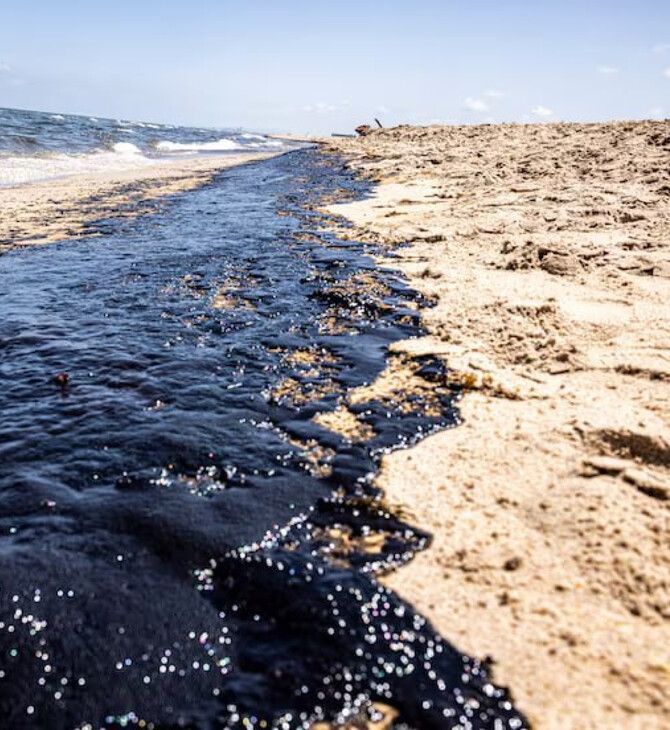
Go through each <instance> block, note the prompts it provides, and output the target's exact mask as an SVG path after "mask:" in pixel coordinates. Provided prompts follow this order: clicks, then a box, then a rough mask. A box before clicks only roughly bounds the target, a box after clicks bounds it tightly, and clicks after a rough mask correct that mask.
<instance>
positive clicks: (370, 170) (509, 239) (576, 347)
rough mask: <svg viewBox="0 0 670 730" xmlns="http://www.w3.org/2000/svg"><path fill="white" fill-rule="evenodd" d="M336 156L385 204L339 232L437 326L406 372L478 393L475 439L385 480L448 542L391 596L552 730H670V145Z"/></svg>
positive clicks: (348, 212) (393, 148) (423, 455)
mask: <svg viewBox="0 0 670 730" xmlns="http://www.w3.org/2000/svg"><path fill="white" fill-rule="evenodd" d="M324 149H325V150H326V151H332V152H336V153H339V154H344V155H346V156H347V158H348V159H349V164H350V165H351V166H353V167H354V168H355V169H356V170H358V171H359V172H360V173H361V174H362V175H364V176H366V177H368V178H369V179H371V180H374V181H376V182H378V183H379V185H378V186H376V188H375V192H374V195H373V196H372V197H371V198H370V199H368V200H365V201H361V202H354V203H347V204H341V205H334V206H330V207H329V208H328V210H329V212H331V213H336V214H338V215H341V216H344V217H346V218H347V219H349V220H350V221H352V222H353V223H354V224H355V228H354V230H351V231H349V232H348V233H346V232H345V235H349V236H350V237H352V238H359V239H362V240H369V241H375V242H380V243H382V244H384V245H385V246H386V247H387V250H388V251H389V254H390V255H392V258H389V259H387V260H382V263H384V264H386V265H389V266H392V267H396V268H398V269H399V270H400V271H402V273H403V274H405V275H406V276H407V277H408V279H409V281H410V282H411V284H412V286H414V287H415V288H416V289H417V290H419V291H420V292H422V293H423V294H425V295H426V296H427V297H429V298H430V299H431V300H432V301H433V302H434V306H433V307H432V308H427V309H425V310H424V311H423V323H424V325H425V328H426V331H427V335H426V336H425V337H423V338H420V339H415V340H410V341H405V342H404V343H401V345H400V346H398V347H396V348H395V349H396V353H395V354H396V355H398V357H400V356H402V354H410V355H412V354H423V353H433V354H438V355H440V356H441V357H444V358H445V359H446V361H447V362H448V364H449V366H450V368H451V369H452V377H453V378H454V379H455V380H457V381H459V382H461V383H462V384H463V385H464V386H465V388H466V393H465V396H464V399H463V401H462V416H463V420H464V423H463V425H462V426H460V427H459V428H456V429H454V430H450V431H446V432H442V433H439V434H437V435H434V436H432V437H430V438H428V439H426V440H425V441H423V442H422V443H420V444H419V445H418V446H416V447H415V448H413V449H410V450H407V451H401V452H396V453H394V454H393V455H391V456H389V457H387V458H386V459H385V461H384V464H383V469H382V473H381V475H380V484H381V485H382V486H383V488H384V490H385V491H386V494H387V496H388V498H389V499H390V500H391V501H392V502H394V503H396V504H401V505H403V506H404V507H405V508H406V509H407V510H408V511H409V512H410V513H411V514H412V515H413V517H414V520H415V521H416V523H417V524H419V525H420V526H421V527H423V528H426V529H428V530H430V531H431V532H432V533H433V535H434V541H433V545H432V547H431V548H430V549H429V550H427V551H426V552H424V553H422V554H420V555H419V556H418V557H416V558H415V559H414V561H413V562H412V563H411V564H410V565H409V566H408V567H406V568H404V569H401V570H400V571H398V572H396V573H393V574H392V575H391V576H390V577H388V578H387V583H388V585H389V586H391V587H392V588H394V589H395V590H397V591H398V592H400V594H401V595H402V596H404V597H406V598H407V599H409V600H410V601H411V602H412V603H414V604H415V605H416V606H417V607H418V609H419V610H421V611H422V612H424V613H425V614H426V615H427V616H428V617H429V618H430V619H431V620H432V621H433V622H434V624H435V625H436V626H437V628H438V629H439V630H440V632H441V633H443V634H444V635H445V636H447V637H448V638H449V639H450V640H452V641H454V643H456V645H457V646H459V648H461V649H462V650H464V651H467V652H470V653H473V654H475V655H477V656H487V655H488V656H490V657H492V659H493V660H494V662H495V664H494V676H495V678H496V681H497V682H499V683H502V684H506V685H509V686H510V687H511V689H512V692H513V695H514V697H515V699H516V701H517V702H518V705H519V707H520V708H521V709H522V710H523V711H525V712H526V713H527V714H528V715H529V717H530V718H531V720H532V722H533V723H534V726H535V727H536V728H539V729H544V730H550V729H551V730H554V729H555V730H558V729H561V730H568V729H570V728H581V729H583V730H585V729H586V728H589V729H591V728H593V729H596V728H598V729H600V730H602V729H604V728H619V727H626V728H662V727H667V722H668V716H669V714H670V691H669V688H670V649H669V647H670V551H669V549H668V528H669V527H670V521H669V517H670V501H669V500H670V166H669V164H668V163H670V123H668V122H639V123H623V122H622V123H611V124H593V125H576V124H574V125H573V124H547V125H527V126H524V125H498V126H463V127H427V128H413V127H398V128H395V129H388V130H381V131H378V132H375V133H374V134H372V135H370V136H368V137H366V138H363V139H360V140H330V141H328V142H326V143H325V144H324ZM404 243H409V244H410V245H409V246H399V245H398V244H404ZM389 368H390V372H391V375H392V368H393V361H392V363H391V365H390V366H389ZM389 382H390V385H389ZM399 383H400V381H397V384H398V387H399ZM405 386H406V384H405ZM373 387H374V386H373ZM393 387H394V386H393V377H391V378H390V379H389V378H388V377H387V378H386V380H385V381H384V384H383V388H386V389H387V390H388V389H389V388H391V389H392V388H393Z"/></svg>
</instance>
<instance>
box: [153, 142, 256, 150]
mask: <svg viewBox="0 0 670 730" xmlns="http://www.w3.org/2000/svg"><path fill="white" fill-rule="evenodd" d="M156 149H157V150H159V151H160V152H229V151H231V150H241V149H244V146H243V145H240V144H238V143H237V142H234V141H233V140H232V139H219V140H216V141H214V142H170V141H168V140H163V141H162V142H159V143H158V144H157V145H156Z"/></svg>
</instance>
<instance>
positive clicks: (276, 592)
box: [0, 112, 528, 730]
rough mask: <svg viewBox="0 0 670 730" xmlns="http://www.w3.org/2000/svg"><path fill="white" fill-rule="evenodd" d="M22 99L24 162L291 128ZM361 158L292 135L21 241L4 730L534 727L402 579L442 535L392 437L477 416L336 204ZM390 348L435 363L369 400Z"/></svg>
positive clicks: (190, 149)
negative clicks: (391, 457)
mask: <svg viewBox="0 0 670 730" xmlns="http://www.w3.org/2000/svg"><path fill="white" fill-rule="evenodd" d="M4 114H5V120H7V119H10V120H12V121H11V124H8V123H6V125H5V129H7V128H10V129H12V130H13V131H12V132H11V135H5V136H4V137H3V140H2V145H3V149H4V152H3V155H4V157H2V158H0V174H1V175H4V176H5V177H4V179H5V180H8V179H9V174H8V173H7V171H6V169H5V166H7V167H8V168H9V169H10V170H18V169H19V168H20V164H19V163H20V161H21V160H24V162H25V160H27V159H31V160H33V161H35V160H38V161H40V160H42V161H43V162H44V165H45V166H44V167H41V168H40V175H41V177H40V178H39V179H44V177H45V176H47V177H48V176H50V175H52V174H53V173H54V169H55V168H53V167H49V165H51V164H52V162H53V160H58V161H60V163H62V164H63V165H71V164H74V163H73V161H74V160H80V161H81V164H83V165H89V164H91V162H92V161H95V160H97V159H98V158H99V157H100V156H107V157H108V158H109V157H111V158H112V159H116V156H118V157H119V158H121V159H123V160H125V159H126V158H130V161H131V162H132V163H133V164H136V160H135V158H138V159H141V160H153V159H161V158H164V157H165V156H170V155H175V154H179V155H181V154H213V153H216V154H227V153H229V152H230V151H236V150H239V149H253V150H258V149H267V148H271V149H276V142H275V141H273V140H267V139H266V138H264V137H263V136H261V135H255V134H252V133H248V132H244V131H234V132H233V131H229V132H226V133H224V132H222V131H211V130H202V129H201V130H187V129H185V128H177V127H170V126H169V125H155V126H153V127H152V126H147V125H144V126H143V125H142V124H140V123H130V122H129V123H122V122H116V121H100V120H91V119H89V118H85V119H82V118H79V117H77V118H73V117H65V116H63V117H62V118H58V117H59V115H45V114H39V115H35V114H32V113H30V114H28V113H24V112H4ZM54 117H56V118H54ZM19 129H20V130H22V133H21V134H19V131H18V130H19ZM118 145H132V149H131V148H130V147H122V148H121V149H120V150H118V149H115V146H117V147H118ZM214 147H216V148H217V149H216V150H214ZM218 148H222V149H218ZM17 160H18V161H19V162H17ZM345 162H346V161H345V160H343V159H341V158H339V157H337V156H335V155H325V154H323V153H321V152H320V151H319V150H316V149H311V148H300V149H291V150H287V151H286V154H283V155H280V156H275V157H272V158H271V159H268V160H265V161H263V162H260V163H253V164H249V165H245V166H240V167H233V168H228V169H226V170H222V171H221V172H220V173H219V174H217V175H215V176H214V178H213V179H212V180H211V181H209V182H208V183H207V184H204V185H203V186H201V187H200V188H198V189H196V190H191V191H188V192H185V193H177V194H175V195H172V196H170V197H169V199H168V200H167V201H166V204H164V205H162V206H161V207H160V208H159V209H156V210H153V211H150V212H146V211H145V210H143V211H139V214H138V215H137V216H135V217H133V216H130V217H128V216H123V217H118V218H114V217H113V216H112V217H110V216H109V214H108V213H106V214H105V215H106V217H105V218H104V219H103V218H101V219H100V220H99V221H97V222H93V223H92V224H91V226H90V229H91V232H94V233H96V234H97V235H94V236H87V237H79V238H77V239H73V240H64V241H61V242H59V243H55V244H50V245H43V246H36V247H22V248H17V249H15V250H11V251H9V252H7V253H5V254H3V255H1V256H0V727H1V728H2V729H3V730H38V729H44V728H49V729H50V730H51V729H53V730H60V729H63V730H75V728H76V729H77V730H84V728H85V729H86V730H93V729H95V730H98V729H99V728H104V729H109V730H111V729H112V728H114V729H115V730H116V729H117V728H154V729H165V730H176V729H177V728H190V729H192V730H213V729H214V728H244V730H251V729H255V728H262V729H267V728H280V729H282V730H291V729H292V728H305V729H306V728H311V727H313V726H314V725H315V724H318V723H326V725H325V726H327V727H350V728H354V727H356V728H364V727H386V728H397V729H398V730H410V729H412V728H415V729H416V730H421V729H422V728H453V729H456V728H459V729H460V730H465V729H470V730H507V729H509V730H521V729H522V728H527V727H528V723H527V721H526V719H525V717H524V716H523V714H522V713H520V712H519V711H518V710H517V709H516V708H515V706H514V704H513V702H512V699H511V697H510V695H509V693H508V691H507V690H506V689H504V688H502V687H498V686H497V685H495V684H494V682H493V681H492V677H491V671H490V667H489V664H488V663H487V661H483V660H479V659H477V658H474V657H470V656H468V655H467V654H465V653H463V652H462V651H460V650H459V649H458V647H457V646H455V645H454V644H452V643H451V642H450V640H449V637H444V636H441V635H440V634H439V633H438V632H437V631H436V630H435V628H434V627H433V626H431V624H430V622H429V621H428V619H427V618H426V617H424V616H422V615H421V614H420V613H419V612H418V611H417V610H416V609H415V608H414V607H413V606H412V605H411V596H406V597H402V598H401V597H400V596H398V595H396V594H394V593H393V592H392V591H390V590H389V589H387V588H386V587H385V586H384V585H383V584H382V583H380V581H379V578H380V577H381V576H383V575H384V574H385V573H387V572H388V571H391V570H395V569H398V568H399V567H400V566H402V565H404V564H405V563H407V562H408V561H410V560H411V559H412V557H413V556H414V555H415V554H416V553H417V552H418V551H420V550H424V549H427V548H428V547H429V545H430V540H431V536H430V535H429V534H427V533H426V532H425V531H424V530H422V528H421V526H420V525H416V524H413V521H412V519H411V517H409V516H408V514H407V513H406V512H405V511H403V510H402V509H398V508H397V507H394V506H393V505H390V504H389V503H388V502H387V501H386V499H385V498H384V495H383V493H382V492H381V491H380V490H379V488H378V487H377V486H376V483H375V477H376V474H377V472H378V470H379V466H380V463H381V459H382V458H383V456H384V455H385V454H387V453H389V452H390V451H392V450H394V449H399V448H406V447H408V446H411V445H412V444H414V443H416V442H418V441H419V440H421V439H422V438H425V437H426V436H427V435H429V434H431V433H433V432H435V431H436V430H438V429H444V428H449V427H455V426H457V425H458V423H459V414H458V401H459V398H460V396H461V393H460V390H459V387H458V386H457V385H454V384H452V383H451V382H450V379H449V377H448V371H447V370H446V368H445V365H444V363H442V362H441V361H440V360H437V359H435V358H432V357H421V358H415V359H412V360H411V361H405V360H403V359H402V358H400V359H398V357H399V356H398V355H392V354H391V353H390V349H391V346H392V345H393V343H396V342H398V341H399V340H402V339H406V338H410V337H416V336H420V335H421V334H422V329H421V323H420V320H419V315H418V313H417V311H418V309H419V308H421V307H425V306H429V302H427V301H425V300H423V299H422V297H421V296H420V295H419V294H418V293H417V292H415V291H413V290H412V289H411V288H410V287H409V286H408V285H407V283H406V282H405V281H404V280H403V279H402V278H401V277H400V276H399V275H398V274H397V273H396V272H395V271H394V270H392V269H386V268H383V267H380V266H379V264H378V263H377V261H376V259H375V257H376V256H377V255H379V254H381V253H384V255H385V256H386V257H387V258H388V257H391V258H392V257H393V255H394V254H393V252H392V251H383V250H382V249H380V248H379V247H378V246H376V245H375V244H372V243H363V242H360V241H357V240H356V238H355V236H354V235H353V234H352V231H348V230H347V225H346V222H345V221H343V220H341V219H336V218H333V217H331V216H330V215H328V214H327V213H325V212H324V211H323V205H324V204H325V203H328V202H332V201H333V200H359V199H362V198H365V197H367V196H369V195H370V194H371V192H372V188H371V184H370V183H368V182H367V181H365V180H362V179H360V178H358V177H356V176H355V175H354V174H353V173H352V172H351V171H350V169H349V168H348V167H347V166H346V164H345ZM60 163H59V164H60ZM95 164H98V163H97V162H95ZM37 167H38V163H37V162H36V163H35V167H34V170H33V172H34V174H37ZM24 169H27V168H25V167H24ZM72 169H73V168H71V167H70V168H68V170H69V172H68V173H67V174H72ZM58 174H63V173H62V170H61V171H60V172H59V173H58ZM33 179H37V178H33ZM13 182H14V183H16V182H17V178H14V179H13ZM23 182H24V184H26V180H25V178H24V180H23ZM337 231H339V233H338V232H337ZM393 358H395V359H393ZM391 360H393V362H392V365H393V367H396V368H400V369H403V368H404V369H408V368H409V370H410V371H411V372H412V373H413V374H414V379H415V382H418V383H419V384H421V385H420V387H417V389H416V390H413V391H412V392H402V391H401V392H395V391H393V390H390V391H389V392H388V393H386V394H385V395H384V394H377V395H376V396H375V397H372V396H370V397H368V398H364V397H363V398H361V397H360V393H361V392H362V391H361V390H360V389H361V388H364V387H365V386H367V385H369V384H371V383H372V382H374V381H375V379H376V378H377V377H378V376H379V374H380V373H381V372H382V371H383V370H384V369H385V368H386V367H387V365H389V363H390V361H391ZM354 392H358V393H359V397H358V398H353V397H352V393H354ZM343 414H344V415H345V416H346V417H345V419H344V424H345V426H346V428H343V429H333V428H331V427H330V425H332V423H333V422H337V421H338V418H339V419H341V418H343ZM328 419H331V420H330V421H329V420H328ZM352 424H353V426H352ZM410 509H411V505H410ZM445 590H448V584H447V583H445ZM321 727H324V725H321Z"/></svg>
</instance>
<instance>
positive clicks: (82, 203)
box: [0, 151, 286, 255]
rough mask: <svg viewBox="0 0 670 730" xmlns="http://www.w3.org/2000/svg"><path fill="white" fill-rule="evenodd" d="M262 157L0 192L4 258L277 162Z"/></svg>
mask: <svg viewBox="0 0 670 730" xmlns="http://www.w3.org/2000/svg"><path fill="white" fill-rule="evenodd" d="M280 154H286V152H284V151H282V152H259V153H244V154H233V155H225V156H212V157H208V158H205V159H193V158H189V159H182V160H174V161H169V162H165V161H162V162H160V163H156V164H154V165H146V166H144V167H141V168H133V169H129V170H121V171H118V170H115V171H113V172H100V173H89V174H83V175H70V176H67V177H62V178H57V179H52V180H44V181H39V182H33V183H26V184H23V185H16V186H8V187H2V188H0V255H2V254H3V253H5V252H7V251H10V250H12V249H16V248H22V247H24V246H31V245H39V244H45V243H55V242H57V241H63V240H66V239H69V238H80V237H84V236H96V235H100V233H99V232H98V231H97V230H96V229H95V227H94V226H92V224H94V222H95V221H97V220H100V219H104V218H126V217H135V216H138V215H142V214H144V213H149V212H151V211H152V210H153V209H155V208H156V206H157V205H160V202H161V199H163V198H165V197H166V196H169V195H172V194H175V193H180V192H185V191H187V190H193V189H195V188H197V187H200V186H201V185H206V184H207V183H208V182H209V181H210V180H211V179H212V178H213V177H214V176H215V175H216V174H217V173H218V172H220V171H221V170H225V169H228V168H230V167H236V166H239V165H246V164H250V163H252V162H259V161H261V160H266V159H269V158H271V157H276V156H277V155H280Z"/></svg>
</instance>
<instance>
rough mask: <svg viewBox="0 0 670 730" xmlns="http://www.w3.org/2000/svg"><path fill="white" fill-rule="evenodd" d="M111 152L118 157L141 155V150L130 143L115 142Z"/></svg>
mask: <svg viewBox="0 0 670 730" xmlns="http://www.w3.org/2000/svg"><path fill="white" fill-rule="evenodd" d="M112 150H113V151H114V152H116V153H117V154H119V155H141V154H142V150H141V149H140V148H139V147H138V146H137V145H135V144H133V143H132V142H116V144H113V145H112Z"/></svg>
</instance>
